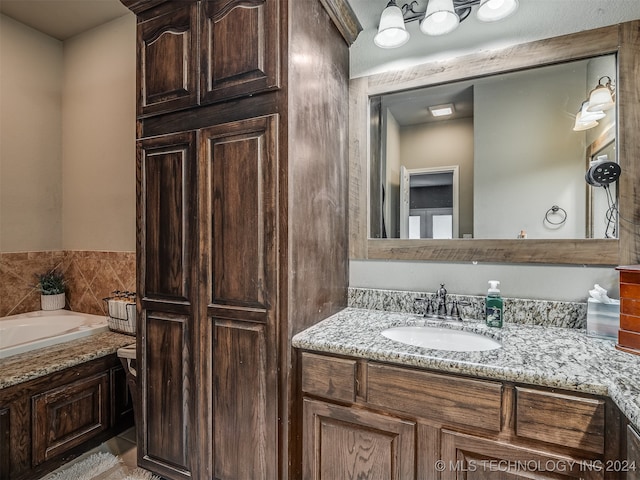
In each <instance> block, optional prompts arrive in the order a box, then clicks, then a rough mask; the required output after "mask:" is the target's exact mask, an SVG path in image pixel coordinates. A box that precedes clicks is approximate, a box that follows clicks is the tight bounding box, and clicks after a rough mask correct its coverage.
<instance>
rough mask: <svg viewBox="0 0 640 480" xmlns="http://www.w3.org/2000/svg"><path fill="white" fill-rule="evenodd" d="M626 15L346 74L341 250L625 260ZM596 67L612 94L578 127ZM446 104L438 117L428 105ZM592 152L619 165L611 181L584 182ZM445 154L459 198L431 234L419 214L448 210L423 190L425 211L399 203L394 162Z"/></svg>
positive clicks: (629, 175) (631, 91)
mask: <svg viewBox="0 0 640 480" xmlns="http://www.w3.org/2000/svg"><path fill="white" fill-rule="evenodd" d="M638 25H639V22H629V23H626V24H621V25H618V26H614V27H605V28H601V29H597V30H593V31H587V32H580V33H578V34H573V35H567V36H563V37H557V38H553V39H549V40H543V41H539V42H534V43H531V44H524V45H518V46H515V47H510V48H507V49H505V50H503V51H497V52H491V53H490V54H485V53H481V54H474V55H469V56H465V57H459V58H456V59H453V60H451V61H448V62H439V63H437V64H424V65H421V66H418V67H412V68H409V69H407V70H405V71H396V72H390V73H383V74H378V75H372V76H369V77H363V78H356V79H353V80H352V81H351V82H352V84H351V99H350V100H351V105H350V108H351V124H350V128H351V146H350V147H351V148H350V162H351V175H352V178H351V182H350V185H351V195H350V198H351V200H352V203H351V205H350V214H351V218H350V223H351V258H354V259H358V258H360V259H365V258H371V259H399V260H431V261H452V262H456V261H480V262H510V263H549V264H554V263H558V264H563V263H565V264H585V265H616V264H624V263H635V262H637V260H638V255H637V252H638V251H639V249H638V248H637V246H636V243H638V240H637V238H638V227H637V224H638V221H637V219H638V216H639V211H638V210H639V208H638V206H637V205H636V204H637V202H638V199H635V198H634V193H633V185H634V183H635V182H637V181H638V180H639V177H638V171H637V170H638V168H637V167H636V166H635V163H636V158H638V155H639V154H640V146H639V145H640V139H637V138H634V136H635V135H634V134H633V131H634V130H635V129H637V126H638V125H640V111H639V109H638V108H637V105H638V100H639V99H640V92H639V91H638V89H639V87H638V85H637V82H636V81H635V80H634V75H633V73H632V72H633V70H634V69H635V68H638V62H639V54H638V53H637V49H638V46H639V40H638ZM605 77H606V78H608V79H609V80H610V86H611V90H612V91H614V93H615V95H614V98H615V99H616V101H617V106H616V107H615V108H609V109H607V112H606V113H605V114H604V115H603V116H602V117H599V118H598V120H597V121H596V123H595V125H591V126H587V128H582V127H579V128H578V123H577V122H576V114H577V113H578V111H579V110H580V107H581V104H582V102H584V101H586V100H588V96H589V92H590V91H591V90H593V89H594V87H595V86H596V85H598V82H599V81H600V80H601V78H605ZM448 105H449V106H453V107H454V109H453V110H454V115H453V116H451V117H450V118H449V119H448V120H444V121H443V120H442V119H441V118H440V119H438V117H434V116H433V115H429V112H428V107H430V106H431V107H443V106H445V107H446V106H448ZM515 107H517V108H515ZM578 120H580V119H578ZM591 127H595V128H591ZM574 128H575V129H574ZM636 137H637V136H636ZM604 149H608V150H607V151H605V150H604ZM605 156H606V157H607V159H608V160H613V161H615V162H617V163H618V164H619V166H620V169H621V172H622V173H621V174H620V175H619V177H618V178H616V180H615V182H614V183H613V184H612V187H611V188H608V189H604V188H598V187H594V186H593V185H588V184H587V183H586V181H585V172H586V170H587V169H588V168H589V165H590V164H591V163H592V162H595V160H596V159H597V158H600V159H601V160H602V159H603V158H604V157H605ZM585 158H586V159H587V164H585ZM452 165H453V166H455V167H457V168H458V171H459V178H458V185H459V187H458V189H457V192H456V195H457V197H456V198H455V200H456V202H455V203H456V205H457V206H459V210H458V212H457V216H456V219H455V221H453V224H455V225H456V232H455V234H453V228H452V229H451V232H452V234H451V239H447V240H445V239H444V238H449V237H447V236H443V235H442V234H441V235H440V239H438V235H436V236H435V237H434V236H433V231H434V230H433V225H435V224H430V225H426V226H425V225H424V224H423V225H420V224H419V222H434V218H435V221H436V222H440V223H439V224H442V222H443V221H445V220H447V222H448V221H449V220H448V217H447V214H448V213H447V212H445V211H444V210H438V208H439V207H443V205H444V204H442V205H441V204H440V203H442V202H441V201H440V200H439V199H438V198H437V197H436V196H434V200H433V201H434V202H435V203H433V204H432V205H433V209H432V212H431V214H429V213H428V211H429V210H430V208H428V206H427V207H425V206H424V205H422V206H420V208H418V209H416V208H413V209H412V208H411V206H412V205H411V200H410V198H411V196H410V195H408V193H407V192H406V191H404V190H406V184H407V182H406V181H403V175H402V172H405V173H406V171H410V172H411V171H420V170H421V169H426V170H428V169H436V170H437V168H439V167H445V166H448V167H450V166H452ZM405 180H406V179H405ZM403 185H404V187H403ZM448 188H449V187H445V186H439V187H434V188H432V189H431V190H432V191H433V192H436V191H439V190H441V191H444V190H446V189H448ZM425 190H426V189H425V188H420V189H418V188H416V190H415V191H416V195H415V198H416V199H417V198H418V197H419V195H423V192H424V191H425ZM411 191H413V188H412V189H411ZM418 192H420V194H419V195H418ZM603 194H604V196H603ZM407 202H408V203H407ZM438 202H440V203H438ZM413 206H414V207H415V205H413ZM403 207H404V208H403ZM447 207H448V205H444V208H447ZM412 212H413V214H412ZM549 212H551V213H549ZM618 212H619V215H620V221H618ZM434 214H435V215H434ZM405 217H407V218H405ZM418 217H419V218H418ZM445 217H447V218H445ZM560 217H562V218H560ZM607 218H608V219H609V220H608V221H607V220H606V219H607ZM451 219H452V220H453V216H452V217H451ZM634 219H635V220H634ZM547 220H551V221H550V222H549V221H547ZM411 222H413V230H412V232H413V234H412V235H409V234H408V232H409V230H410V228H409V227H408V225H409V226H410V224H411ZM445 223H446V222H445ZM447 224H448V223H447ZM416 232H422V233H421V234H419V235H420V237H418V236H417V235H418V234H416ZM425 237H426V238H425Z"/></svg>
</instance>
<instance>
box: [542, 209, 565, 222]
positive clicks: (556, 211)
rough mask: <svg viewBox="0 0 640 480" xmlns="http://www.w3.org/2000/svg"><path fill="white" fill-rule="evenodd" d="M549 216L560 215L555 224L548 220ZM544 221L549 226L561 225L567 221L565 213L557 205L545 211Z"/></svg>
mask: <svg viewBox="0 0 640 480" xmlns="http://www.w3.org/2000/svg"><path fill="white" fill-rule="evenodd" d="M550 215H551V216H554V215H560V216H561V219H560V220H559V221H557V222H554V221H552V220H550V219H549V216H550ZM544 219H545V220H546V221H547V223H550V224H551V225H562V224H563V223H564V222H566V221H567V211H566V210H565V209H564V208H562V207H559V206H558V205H554V206H553V207H551V208H550V209H549V210H547V213H545V215H544Z"/></svg>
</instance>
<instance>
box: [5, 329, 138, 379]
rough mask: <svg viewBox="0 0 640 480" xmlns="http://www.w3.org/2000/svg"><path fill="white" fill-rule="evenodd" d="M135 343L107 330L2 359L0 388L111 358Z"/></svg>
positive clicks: (128, 337)
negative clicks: (101, 358) (97, 359)
mask: <svg viewBox="0 0 640 480" xmlns="http://www.w3.org/2000/svg"><path fill="white" fill-rule="evenodd" d="M135 342H136V338H135V337H133V336H131V335H124V334H121V333H116V332H111V331H109V332H103V333H98V334H96V335H91V336H88V337H84V338H81V339H78V340H72V341H70V342H65V343H59V344H57V345H52V346H51V347H45V348H41V349H38V350H32V351H30V352H25V353H19V354H17V355H12V356H11V357H7V358H3V359H1V360H0V389H2V388H7V387H11V386H13V385H17V384H19V383H23V382H27V381H29V380H33V379H34V378H38V377H42V376H44V375H48V374H50V373H53V372H58V371H60V370H64V369H65V368H69V367H73V366H75V365H79V364H81V363H85V362H88V361H90V360H94V359H96V358H100V357H105V356H107V355H111V354H112V353H116V352H117V351H118V349H119V348H120V347H124V346H126V345H131V344H132V343H135Z"/></svg>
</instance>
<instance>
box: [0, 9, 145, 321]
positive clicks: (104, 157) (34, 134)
mask: <svg viewBox="0 0 640 480" xmlns="http://www.w3.org/2000/svg"><path fill="white" fill-rule="evenodd" d="M0 21H1V22H2V23H1V24H0V44H1V48H2V51H1V53H2V55H1V56H0V75H1V77H0V84H1V87H0V88H1V89H2V90H0V94H1V96H2V103H1V105H0V107H1V108H0V111H1V117H0V118H1V120H2V128H1V129H0V145H1V147H0V173H1V176H0V179H1V180H0V181H1V185H0V187H1V188H0V316H5V315H11V314H16V313H23V312H28V311H32V310H38V309H39V308H40V304H39V293H38V292H37V291H36V290H35V288H34V284H35V280H36V277H35V276H36V274H38V273H42V272H44V271H48V270H51V269H53V268H57V269H59V270H61V271H63V272H64V273H65V278H66V280H67V283H68V290H67V308H71V309H72V310H77V311H84V312H88V313H97V314H102V313H104V308H103V307H104V305H103V302H102V298H104V297H106V296H108V295H109V294H110V293H111V292H112V291H113V290H116V289H118V290H134V289H135V253H134V251H135V101H136V100H135V88H136V83H135V68H136V65H135V51H136V50H135V32H136V21H135V16H134V15H133V14H128V15H125V16H123V17H121V18H119V19H116V20H114V21H112V22H109V23H107V24H105V25H102V26H100V27H97V28H95V29H93V30H90V31H88V32H86V33H83V34H81V35H78V36H76V37H74V38H72V39H69V40H67V41H65V42H64V43H61V42H59V41H57V40H54V39H52V38H50V37H47V36H46V35H43V34H41V33H39V32H36V31H35V30H32V29H30V28H28V27H26V26H24V25H22V24H20V23H18V22H15V21H13V20H12V19H10V18H8V17H6V16H2V15H0Z"/></svg>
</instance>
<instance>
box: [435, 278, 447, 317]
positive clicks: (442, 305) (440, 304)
mask: <svg viewBox="0 0 640 480" xmlns="http://www.w3.org/2000/svg"><path fill="white" fill-rule="evenodd" d="M435 310H436V312H435V313H436V314H437V315H438V316H439V317H440V316H443V317H445V316H446V315H447V289H446V288H444V283H441V284H440V288H439V289H438V291H437V292H436V308H435Z"/></svg>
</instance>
